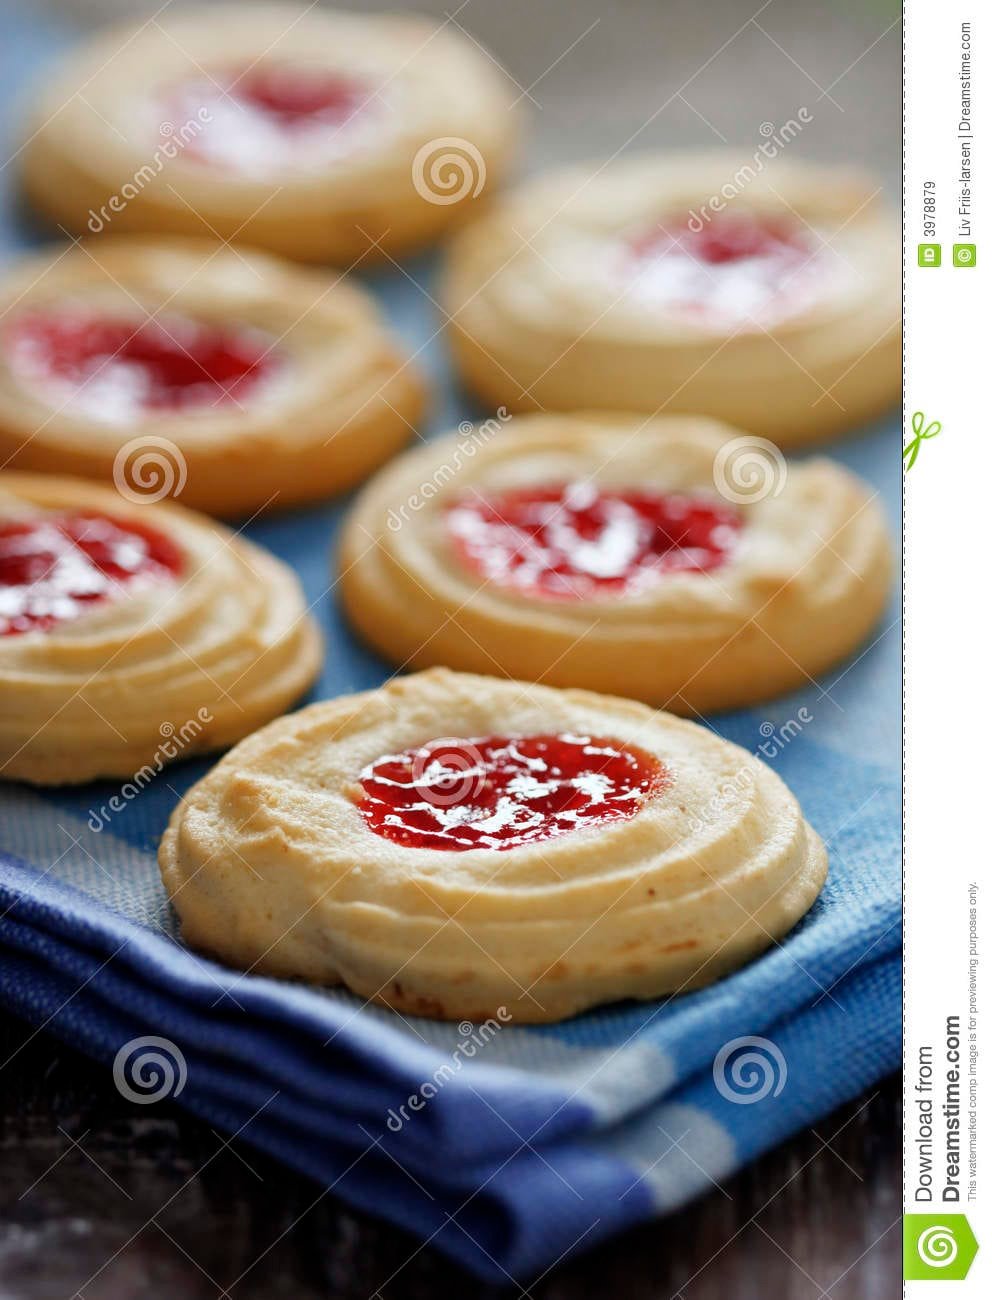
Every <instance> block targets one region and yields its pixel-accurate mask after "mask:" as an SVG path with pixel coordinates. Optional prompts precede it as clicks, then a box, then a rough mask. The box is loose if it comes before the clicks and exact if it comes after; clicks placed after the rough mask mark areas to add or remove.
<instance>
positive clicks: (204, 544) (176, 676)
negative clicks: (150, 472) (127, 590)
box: [0, 472, 322, 785]
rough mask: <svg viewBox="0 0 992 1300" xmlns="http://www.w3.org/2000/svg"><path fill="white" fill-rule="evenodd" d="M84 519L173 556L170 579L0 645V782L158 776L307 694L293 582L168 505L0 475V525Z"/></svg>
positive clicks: (303, 636) (303, 610) (302, 620)
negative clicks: (124, 530)
mask: <svg viewBox="0 0 992 1300" xmlns="http://www.w3.org/2000/svg"><path fill="white" fill-rule="evenodd" d="M59 510H93V511H97V512H104V513H106V514H108V515H110V516H111V517H112V518H114V519H122V520H125V521H126V520H128V519H132V518H133V519H134V520H135V521H136V522H138V523H141V524H146V525H148V526H150V527H152V528H155V529H157V530H159V531H161V532H163V533H165V534H166V535H167V536H169V537H170V538H171V539H172V540H173V541H174V542H175V543H176V544H177V545H178V546H179V548H180V549H181V550H182V552H183V555H184V566H183V569H182V571H181V572H180V574H179V575H178V577H177V578H176V580H175V581H174V582H172V583H165V584H162V585H161V586H157V587H155V588H153V589H151V590H148V591H145V592H143V593H142V594H140V595H135V596H133V597H124V598H121V599H114V600H110V601H107V602H105V603H102V604H99V605H96V606H94V607H93V609H92V610H90V611H87V612H86V613H85V614H83V615H81V616H80V617H78V618H76V619H74V620H72V621H67V622H64V623H60V624H57V625H56V626H55V627H54V628H52V629H51V630H49V631H47V632H41V631H36V632H26V633H22V634H18V635H13V636H5V637H0V773H2V775H3V776H4V777H6V778H8V779H16V780H22V781H31V782H33V783H35V784H38V785H61V784H76V783H79V782H83V781H90V780H94V779H96V778H98V777H134V775H135V774H136V773H138V772H139V771H140V770H141V769H142V768H144V767H145V765H146V764H147V765H149V767H150V769H152V770H154V771H156V772H157V771H158V770H159V769H160V768H161V767H162V766H163V765H164V764H165V763H166V762H169V761H171V760H172V759H173V758H176V757H180V756H182V757H189V756H191V755H193V754H199V753H209V752H210V751H211V750H215V749H220V748H223V747H224V746H227V745H231V744H233V743H234V742H235V741H237V740H240V739H241V738H242V737H243V736H246V735H248V734H249V733H250V732H252V731H254V730H255V729H256V728H257V727H260V726H262V725H263V723H266V722H269V721H271V720H272V719H273V718H275V717H278V716H279V715H280V714H281V713H283V712H284V711H285V710H286V709H287V708H289V707H290V706H291V705H292V704H293V703H294V702H295V701H296V700H297V699H298V698H299V697H300V696H301V695H302V694H303V692H304V691H305V690H306V689H307V688H308V687H309V686H310V685H311V684H312V683H313V681H314V680H315V679H316V677H317V674H318V672H319V670H320V661H321V651H322V647H321V638H320V634H319V632H318V631H317V627H316V625H315V623H314V621H313V619H312V618H311V617H310V615H309V612H308V610H307V607H306V603H305V601H304V597H303V591H302V589H301V587H300V584H299V582H298V581H297V579H296V576H295V575H294V574H293V573H292V572H291V571H290V570H289V569H288V568H287V567H286V566H285V565H284V564H282V563H281V562H280V561H279V560H277V559H275V558H274V556H271V555H269V554H268V552H266V551H263V550H262V549H261V548H260V547H258V546H254V545H253V544H252V543H251V542H248V541H246V540H245V539H244V538H242V537H236V536H234V535H233V534H231V533H230V532H229V531H228V530H227V529H226V528H223V527H221V526H220V525H218V524H215V523H213V522H212V521H211V520H209V519H206V518H204V517H202V516H199V515H196V514H193V513H192V512H191V511H189V510H185V509H183V508H181V507H179V506H173V505H166V504H164V503H159V504H154V505H150V504H145V505H136V504H134V503H132V502H128V501H126V500H124V499H123V498H122V497H121V496H119V495H118V494H117V493H116V492H113V491H109V490H107V489H105V488H100V487H96V486H95V485H94V484H92V483H86V482H83V481H81V480H73V479H62V478H54V477H48V476H43V475H33V474H15V473H10V472H4V473H2V474H0V516H3V517H13V518H16V517H17V516H18V515H20V514H27V515H29V516H31V515H34V514H37V513H38V512H39V511H59Z"/></svg>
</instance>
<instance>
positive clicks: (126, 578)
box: [0, 511, 183, 636]
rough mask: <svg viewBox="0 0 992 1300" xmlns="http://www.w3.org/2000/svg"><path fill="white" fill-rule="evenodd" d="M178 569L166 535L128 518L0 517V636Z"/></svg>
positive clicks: (60, 618) (77, 514)
mask: <svg viewBox="0 0 992 1300" xmlns="http://www.w3.org/2000/svg"><path fill="white" fill-rule="evenodd" d="M182 567H183V555H182V552H181V551H180V549H179V547H178V546H177V545H176V544H175V542H173V541H172V539H171V538H170V537H167V536H166V534H165V533H160V532H159V531H158V530H157V529H155V528H149V527H147V526H146V525H145V524H138V523H135V522H134V521H133V520H130V519H128V520H126V521H125V520H123V519H113V518H111V517H110V516H109V515H102V514H95V513H91V512H89V511H71V512H70V511H67V512H65V513H64V514H45V515H37V516H34V517H32V518H24V519H8V520H0V636H15V635H17V634H18V633H20V632H45V631H48V629H49V628H52V627H55V625H56V624H58V623H63V622H67V621H69V620H71V619H75V618H78V617H79V616H80V615H81V614H84V613H85V612H86V611H87V610H88V609H90V608H92V607H93V606H94V605H98V604H101V603H102V602H104V601H108V600H113V599H116V598H120V597H122V596H125V595H127V594H128V593H129V592H132V591H134V590H136V589H138V588H142V587H145V586H148V585H150V584H151V583H156V582H164V581H169V580H171V579H174V578H175V577H176V576H177V575H178V574H179V572H180V571H181V569H182Z"/></svg>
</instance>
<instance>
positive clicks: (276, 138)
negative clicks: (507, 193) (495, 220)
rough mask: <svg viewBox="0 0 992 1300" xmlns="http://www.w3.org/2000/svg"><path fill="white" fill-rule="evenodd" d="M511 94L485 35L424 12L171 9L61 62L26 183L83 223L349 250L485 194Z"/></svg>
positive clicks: (41, 104)
mask: <svg viewBox="0 0 992 1300" xmlns="http://www.w3.org/2000/svg"><path fill="white" fill-rule="evenodd" d="M512 92H513V88H512V87H511V85H510V82H509V81H508V79H507V78H505V77H504V76H503V74H502V73H501V72H500V71H499V70H498V68H497V66H496V65H495V63H494V62H493V60H492V59H491V58H489V57H488V56H487V55H486V54H485V52H484V51H482V50H481V49H480V48H478V47H477V46H476V45H474V44H473V43H472V42H470V41H469V40H468V39H466V38H465V37H463V36H462V35H460V34H459V33H458V32H457V31H455V30H454V28H453V27H451V26H445V25H444V24H443V23H442V24H438V23H436V22H433V21H432V20H428V19H425V18H417V17H401V16H395V15H393V16H386V15H364V14H361V15H360V14H345V13H336V12H334V11H329V10H326V9H323V8H321V9H316V10H315V9H314V7H313V6H312V5H311V6H310V7H309V8H308V9H305V10H304V9H301V7H299V6H296V5H291V4H290V5H280V4H262V5H251V6H248V7H246V6H244V5H204V6H202V7H200V8H198V9H195V10H194V9H187V10H185V11H180V12H178V13H173V12H172V11H171V10H170V11H168V12H165V13H162V12H160V13H159V14H158V15H157V17H156V19H155V21H154V22H144V23H141V24H140V25H132V24H127V25H124V26H121V27H115V28H112V29H110V30H109V31H104V32H101V33H100V34H98V35H97V36H95V37H93V38H92V39H91V40H90V41H88V42H87V43H86V44H84V45H82V46H80V47H79V48H78V49H76V50H74V51H73V52H72V53H70V54H69V56H68V58H67V59H66V60H65V61H64V62H63V63H62V64H61V66H60V67H58V68H56V69H55V70H54V72H53V73H52V74H51V75H50V76H49V78H48V80H47V81H46V83H45V89H44V91H43V93H42V94H41V95H40V96H39V98H38V101H37V103H36V104H35V106H34V112H33V114H32V117H31V119H30V121H29V123H28V127H27V131H26V133H25V134H26V140H25V144H24V146H23V150H22V154H21V162H22V168H23V177H24V183H25V186H26V188H27V192H28V195H29V197H30V198H31V199H32V201H33V202H34V203H35V204H36V205H37V206H38V207H39V208H40V209H42V211H44V212H45V213H47V214H48V215H49V216H50V217H51V218H52V219H53V220H55V221H56V222H58V223H59V225H60V226H62V227H63V228H65V229H67V230H71V231H74V232H77V233H80V234H82V233H85V232H86V231H90V232H92V233H94V234H98V233H101V232H103V231H105V230H110V231H113V232H115V233H120V232H122V231H125V232H126V231H135V232H142V233H144V232H156V233H164V234H180V235H193V236H198V237H201V238H202V237H213V238H217V239H223V240H237V241H243V242H244V243H246V244H254V245H256V246H257V247H259V248H265V249H268V250H270V251H271V252H274V253H280V254H282V255H284V256H286V257H292V258H299V259H303V260H307V261H321V262H332V263H335V264H336V265H339V266H351V264H352V263H354V262H356V261H359V260H364V259H366V258H367V259H370V260H381V259H383V258H389V257H394V256H399V255H402V254H404V253H407V252H409V251H411V250H412V249H415V248H417V247H419V246H421V245H423V244H426V243H428V242H430V241H431V240H433V239H435V238H436V237H437V236H439V235H440V234H441V233H442V232H444V231H445V230H447V229H449V228H450V227H451V226H453V225H456V224H458V223H460V222H462V221H464V220H465V219H466V218H468V217H470V216H471V215H473V214H474V213H475V212H476V211H477V210H478V208H479V205H480V203H482V202H484V201H485V200H486V199H487V198H488V196H489V194H490V193H491V191H492V190H493V189H494V188H495V187H496V186H497V184H498V182H499V179H500V176H501V175H502V173H503V171H504V170H505V167H506V165H507V162H508V158H509V155H510V153H511V151H512V146H513V143H514V137H515V134H516V122H515V118H516V114H515V112H514V111H513V105H514V102H515V95H514V93H512Z"/></svg>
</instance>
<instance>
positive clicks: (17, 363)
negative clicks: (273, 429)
mask: <svg viewBox="0 0 992 1300" xmlns="http://www.w3.org/2000/svg"><path fill="white" fill-rule="evenodd" d="M3 348H4V354H5V357H6V360H7V362H8V364H9V365H10V366H11V368H12V369H13V370H14V372H15V373H16V374H17V375H18V377H19V378H20V379H21V381H22V382H23V383H26V384H30V385H32V386H35V385H41V386H44V387H46V388H49V389H50V390H51V397H52V399H53V400H54V401H55V402H57V403H58V404H59V405H61V404H63V403H69V404H71V405H72V406H74V407H76V408H77V409H84V410H86V412H87V413H88V414H91V415H94V416H97V417H98V418H101V419H106V420H109V421H113V422H122V421H124V420H127V419H129V418H130V417H132V416H137V415H140V414H141V413H142V412H144V411H177V410H187V409H192V408H199V409H203V408H210V407H221V406H224V405H226V404H228V403H232V404H233V403H238V404H241V403H243V402H244V401H246V400H247V399H248V398H249V397H250V395H251V393H252V392H253V390H255V389H256V388H257V386H258V385H259V384H260V383H261V382H263V381H264V380H266V379H268V378H269V377H270V375H271V374H272V373H273V372H274V370H275V369H276V368H277V366H278V364H279V363H278V360H277V359H276V357H275V355H274V354H273V352H272V350H271V341H270V339H269V338H268V336H267V335H264V334H262V333H261V332H259V331H256V330H251V329H247V328H245V329H236V328H219V327H217V326H214V325H208V324H206V323H205V322H203V321H196V320H192V319H191V318H189V317H185V316H169V317H163V318H161V319H158V318H156V319H153V320H145V321H141V320H134V319H131V320H128V319H124V318H122V317H116V316H105V315H101V314H98V313H95V312H91V311H85V310H81V309H77V308H75V307H72V308H70V307H66V308H64V309H63V310H49V311H44V312H43V311H36V312H28V313H25V314H23V315H21V316H20V317H18V318H16V319H15V320H14V321H13V322H12V324H11V325H10V326H9V327H8V329H7V330H6V331H5V332H4V336H3Z"/></svg>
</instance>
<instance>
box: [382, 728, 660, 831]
mask: <svg viewBox="0 0 992 1300" xmlns="http://www.w3.org/2000/svg"><path fill="white" fill-rule="evenodd" d="M667 780H668V776H667V773H666V770H665V768H664V765H663V764H662V763H661V762H659V760H658V759H656V758H655V757H654V756H653V755H652V754H648V753H647V752H646V751H644V750H642V749H638V748H637V747H636V746H634V745H626V744H624V743H622V742H621V741H619V740H615V739H612V738H611V737H602V736H578V735H562V734H551V735H537V736H484V737H477V738H473V739H470V740H460V739H451V738H445V739H441V740H433V741H431V742H430V743H429V744H427V745H423V746H422V747H421V748H419V749H408V750H404V752H403V753H401V754H387V755H385V756H384V757H383V758H380V759H378V760H377V761H376V762H375V763H372V764H370V766H369V767H367V768H366V769H365V771H364V772H362V774H361V776H360V778H359V781H360V783H361V786H362V789H363V791H364V797H363V798H362V800H361V802H360V803H359V805H358V807H359V810H360V812H361V814H362V816H363V817H364V818H365V821H366V824H367V825H368V826H369V828H370V829H371V830H373V831H375V833H376V834H377V835H382V836H384V837H385V838H386V839H388V840H393V841H394V842H395V843H397V844H402V845H404V846H406V847H407V848H418V849H448V850H465V849H499V850H503V849H513V848H518V847H520V846H521V845H524V844H534V843H536V842H538V841H540V840H550V839H556V838H557V837H558V836H560V835H567V834H568V833H569V832H570V831H574V830H578V829H580V828H581V827H583V826H599V825H602V824H603V823H605V822H615V821H625V820H627V819H628V818H630V817H633V816H634V815H635V814H636V813H637V811H638V809H639V808H640V807H641V805H642V803H643V802H644V800H645V799H646V798H648V797H649V796H650V795H651V794H653V793H654V792H656V791H658V790H660V789H661V788H662V787H663V786H664V785H665V784H666V783H667Z"/></svg>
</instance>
